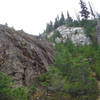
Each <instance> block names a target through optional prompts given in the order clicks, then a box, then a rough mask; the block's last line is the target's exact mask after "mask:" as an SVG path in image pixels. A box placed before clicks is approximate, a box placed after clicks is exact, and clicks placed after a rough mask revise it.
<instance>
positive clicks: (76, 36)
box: [47, 25, 91, 45]
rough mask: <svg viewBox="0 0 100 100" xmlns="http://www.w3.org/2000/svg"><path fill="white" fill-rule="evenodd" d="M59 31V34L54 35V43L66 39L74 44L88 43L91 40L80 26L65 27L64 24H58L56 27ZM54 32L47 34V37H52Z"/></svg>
mask: <svg viewBox="0 0 100 100" xmlns="http://www.w3.org/2000/svg"><path fill="white" fill-rule="evenodd" d="M56 31H57V32H59V34H60V35H59V36H56V38H55V40H54V41H55V42H56V43H61V42H63V43H65V42H66V41H67V40H68V39H69V40H71V41H72V42H73V43H74V44H75V45H89V44H91V41H90V39H89V37H87V36H86V34H85V33H84V28H82V27H67V26H65V25H63V26H60V27H58V28H57V29H56ZM54 34H56V33H55V32H51V33H49V34H47V38H52V37H53V36H54Z"/></svg>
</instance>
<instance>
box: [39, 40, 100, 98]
mask: <svg viewBox="0 0 100 100" xmlns="http://www.w3.org/2000/svg"><path fill="white" fill-rule="evenodd" d="M99 52H100V50H98V49H97V48H95V47H94V46H92V45H89V46H80V47H76V46H74V45H73V44H72V43H71V41H67V42H66V43H65V44H56V55H55V64H54V65H53V66H50V68H49V72H47V73H46V74H43V75H42V76H41V77H39V82H40V83H41V85H42V86H45V87H47V88H48V89H50V90H52V91H55V92H56V93H58V92H60V93H62V94H64V93H66V95H67V94H69V95H70V96H71V97H72V98H73V99H72V100H74V99H76V100H96V98H97V95H98V89H97V82H96V78H95V77H93V76H92V73H93V72H94V71H95V72H96V71H98V72H96V74H97V73H98V74H99V73H100V70H99V69H98V68H99V67H97V66H98V65H99V66H100V63H99V61H100V56H99V55H98V54H99ZM96 55H98V56H96ZM95 57H96V58H95ZM94 59H95V60H96V61H95V60H94ZM96 64H98V65H96ZM94 69H95V70H94Z"/></svg>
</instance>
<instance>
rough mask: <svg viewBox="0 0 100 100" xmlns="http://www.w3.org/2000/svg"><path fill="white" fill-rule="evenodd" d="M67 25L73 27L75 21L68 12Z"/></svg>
mask: <svg viewBox="0 0 100 100" xmlns="http://www.w3.org/2000/svg"><path fill="white" fill-rule="evenodd" d="M66 22H67V25H69V26H70V25H72V22H73V19H72V17H71V16H70V14H69V12H68V11H67V19H66Z"/></svg>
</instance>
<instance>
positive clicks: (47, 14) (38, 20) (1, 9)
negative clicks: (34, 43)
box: [0, 0, 100, 35]
mask: <svg viewBox="0 0 100 100" xmlns="http://www.w3.org/2000/svg"><path fill="white" fill-rule="evenodd" d="M85 1H87V0H85ZM88 1H90V2H91V3H92V5H93V7H94V8H95V10H96V11H98V12H99V13H100V1H99V0H88ZM67 10H68V11H69V12H70V15H71V16H74V15H75V11H76V13H77V12H79V10H80V6H79V0H0V24H5V23H6V22H7V23H8V25H9V26H13V27H14V28H15V29H17V30H18V29H23V30H24V31H25V32H27V33H30V34H33V35H38V34H39V33H41V32H43V30H44V29H45V27H46V23H47V22H49V21H50V20H52V21H54V19H55V17H56V16H57V14H58V15H60V14H61V12H64V14H65V15H66V13H67Z"/></svg>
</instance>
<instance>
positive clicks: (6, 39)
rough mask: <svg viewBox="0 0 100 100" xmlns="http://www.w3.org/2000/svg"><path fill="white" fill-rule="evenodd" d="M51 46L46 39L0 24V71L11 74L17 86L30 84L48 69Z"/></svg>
mask: <svg viewBox="0 0 100 100" xmlns="http://www.w3.org/2000/svg"><path fill="white" fill-rule="evenodd" d="M53 53H54V51H53V46H52V44H51V43H49V42H47V41H46V40H40V39H39V38H38V37H36V36H32V35H29V34H26V33H25V32H23V31H22V30H20V31H16V30H14V29H13V28H9V27H8V26H5V25H0V72H4V73H6V74H7V75H9V76H11V77H12V78H13V79H14V80H15V82H16V84H17V85H18V86H23V85H31V84H32V82H33V80H34V78H35V77H37V76H38V75H40V74H42V73H44V72H46V71H48V64H51V63H52V62H53Z"/></svg>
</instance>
